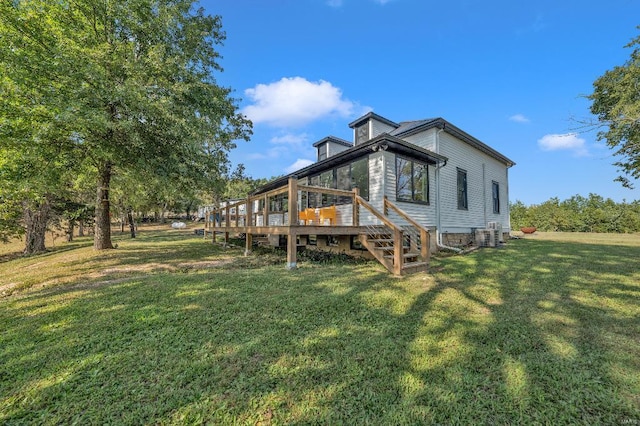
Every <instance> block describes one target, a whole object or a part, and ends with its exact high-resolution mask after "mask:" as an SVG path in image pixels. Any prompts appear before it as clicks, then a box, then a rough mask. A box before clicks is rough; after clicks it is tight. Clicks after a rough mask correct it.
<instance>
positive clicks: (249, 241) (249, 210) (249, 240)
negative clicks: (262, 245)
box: [244, 197, 253, 256]
mask: <svg viewBox="0 0 640 426" xmlns="http://www.w3.org/2000/svg"><path fill="white" fill-rule="evenodd" d="M245 213H246V216H245V219H244V226H245V228H246V231H247V232H245V234H244V235H245V237H244V238H245V246H244V255H245V256H249V255H250V254H251V247H252V246H253V235H252V234H251V233H250V232H249V227H250V226H252V221H253V201H252V200H251V197H247V207H246V208H245Z"/></svg>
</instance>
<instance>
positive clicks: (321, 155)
mask: <svg viewBox="0 0 640 426" xmlns="http://www.w3.org/2000/svg"><path fill="white" fill-rule="evenodd" d="M326 158H327V144H326V143H323V144H322V145H320V146H319V147H318V161H322V160H325V159H326Z"/></svg>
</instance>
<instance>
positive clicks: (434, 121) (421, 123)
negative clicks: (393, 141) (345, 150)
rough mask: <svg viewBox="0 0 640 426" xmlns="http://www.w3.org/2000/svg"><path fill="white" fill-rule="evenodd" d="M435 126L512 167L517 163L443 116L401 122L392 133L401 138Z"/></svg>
mask: <svg viewBox="0 0 640 426" xmlns="http://www.w3.org/2000/svg"><path fill="white" fill-rule="evenodd" d="M434 127H436V128H438V129H442V130H443V131H445V132H447V133H449V134H450V135H451V136H455V137H456V138H458V139H460V140H461V141H463V142H466V143H468V144H469V145H471V146H472V147H474V148H476V149H477V150H479V151H482V152H484V153H485V154H487V155H488V156H490V157H493V158H495V159H496V160H498V161H500V162H502V163H504V164H505V165H506V166H507V167H512V166H514V165H515V164H516V163H515V162H514V161H513V160H510V159H509V158H507V157H505V156H504V155H502V154H500V153H499V152H498V151H496V150H495V149H493V148H491V147H490V146H489V145H487V144H485V143H484V142H482V141H480V140H479V139H476V138H474V137H473V136H471V135H470V134H469V133H467V132H465V131H464V130H462V129H460V128H458V127H456V126H454V125H453V124H451V123H449V122H448V121H447V120H445V119H444V118H441V117H438V118H431V119H426V120H416V121H405V122H403V123H401V126H400V127H399V128H397V129H395V130H394V131H392V132H391V134H392V135H393V136H396V137H399V138H405V137H407V136H411V135H415V134H417V133H420V132H424V131H425V130H429V129H431V128H434Z"/></svg>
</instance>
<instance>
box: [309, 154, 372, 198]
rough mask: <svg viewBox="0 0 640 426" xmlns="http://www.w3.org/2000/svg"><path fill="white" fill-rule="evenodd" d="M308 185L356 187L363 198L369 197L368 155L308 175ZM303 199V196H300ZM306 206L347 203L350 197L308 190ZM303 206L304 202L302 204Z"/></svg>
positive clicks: (337, 187)
mask: <svg viewBox="0 0 640 426" xmlns="http://www.w3.org/2000/svg"><path fill="white" fill-rule="evenodd" d="M309 185H310V186H320V187H323V188H334V189H342V190H344V191H351V190H352V189H353V188H356V187H357V188H358V190H359V194H360V196H361V197H362V198H364V199H365V200H368V199H369V157H368V156H367V157H364V158H362V159H360V160H357V161H354V162H353V163H350V164H345V165H343V166H340V167H337V168H335V169H331V170H327V171H325V172H322V173H321V174H319V175H315V176H311V177H309ZM302 198H303V200H304V198H305V197H304V196H303V197H302ZM306 198H307V200H308V203H309V204H308V206H309V207H312V208H316V207H324V206H330V205H332V204H334V203H335V204H348V203H350V202H351V199H352V197H342V196H340V197H336V196H335V195H329V194H322V195H321V194H318V193H314V192H309V194H308V197H306ZM303 206H305V204H303Z"/></svg>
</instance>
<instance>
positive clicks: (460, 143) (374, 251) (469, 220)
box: [220, 112, 515, 275]
mask: <svg viewBox="0 0 640 426" xmlns="http://www.w3.org/2000/svg"><path fill="white" fill-rule="evenodd" d="M349 127H350V128H352V129H353V143H352V142H349V141H346V140H343V139H340V138H337V137H333V136H329V137H326V138H324V139H322V140H320V141H318V142H316V143H314V144H313V146H314V147H315V148H316V149H317V162H315V163H313V164H311V165H309V166H307V167H305V168H303V169H300V170H298V171H296V172H294V173H292V174H290V175H288V176H284V177H282V178H279V179H275V180H273V181H271V182H269V183H268V184H267V185H265V186H263V187H261V188H260V189H258V190H257V191H255V192H254V193H253V194H251V195H250V196H249V197H248V198H247V200H245V201H243V202H241V203H240V204H242V205H243V206H244V207H245V208H246V215H244V219H243V218H241V217H239V216H236V220H235V222H233V223H232V221H231V220H229V221H228V222H226V221H225V223H224V226H223V227H222V228H224V232H225V235H226V234H227V233H228V232H233V230H234V229H235V230H236V231H237V232H243V233H247V235H248V237H247V250H249V249H250V245H249V244H250V241H251V236H252V235H258V234H263V235H270V236H271V240H270V241H271V242H272V243H274V244H276V243H280V242H282V241H281V240H282V239H283V238H284V239H286V240H287V247H288V252H289V258H288V267H295V252H296V248H297V247H298V246H300V245H302V246H308V245H317V246H318V247H328V248H330V249H334V248H335V249H336V250H340V251H356V250H361V251H365V250H366V251H367V252H369V253H370V254H371V256H373V257H375V258H376V259H378V260H379V261H380V262H381V263H383V264H384V265H385V266H386V267H387V268H388V269H389V270H390V271H391V272H393V273H394V274H397V275H402V274H404V273H408V272H413V271H417V270H424V269H425V268H426V265H428V258H429V253H430V252H432V251H435V250H438V249H439V248H443V247H446V248H452V249H456V248H457V247H462V246H466V245H469V244H472V243H476V244H481V245H489V244H490V245H494V244H495V243H497V241H498V240H502V237H503V235H505V234H506V235H508V233H509V232H510V222H509V179H508V177H509V175H508V170H509V168H510V167H512V166H513V165H514V164H515V163H514V162H513V161H512V160H510V159H509V158H507V157H506V156H504V155H503V154H501V153H499V152H497V151H496V150H494V149H493V148H491V147H489V146H488V145H486V144H484V143H483V142H481V141H479V140H478V139H476V138H474V137H473V136H471V135H469V134H468V133H466V132H464V131H463V130H461V129H459V128H458V127H456V126H455V125H453V124H451V123H449V122H448V121H446V120H444V119H442V118H432V119H425V120H416V121H404V122H399V123H396V122H393V121H391V120H389V119H387V118H385V117H382V116H380V115H378V114H375V113H373V112H370V113H368V114H366V115H364V116H362V117H360V118H358V119H357V120H355V121H353V122H352V123H350V124H349ZM234 207H236V206H235V205H232V206H231V208H234ZM237 207H238V208H240V205H238V206H237ZM290 212H294V214H289V213H290ZM223 216H224V215H223ZM228 217H229V218H231V217H232V215H231V214H229V215H228ZM239 227H242V228H243V229H242V230H239V229H238V228H239ZM222 231H223V230H220V232H222ZM276 235H278V236H280V237H278V238H277V239H276V238H274V236H276Z"/></svg>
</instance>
